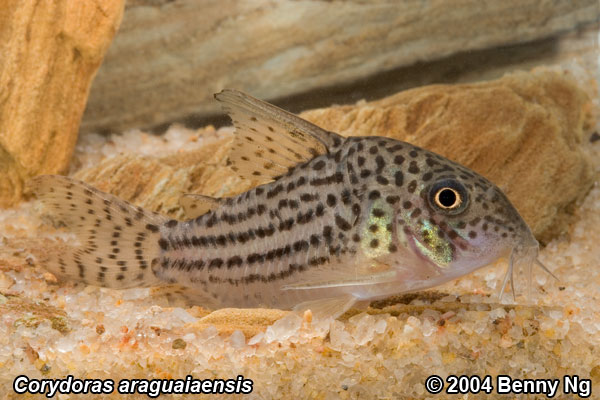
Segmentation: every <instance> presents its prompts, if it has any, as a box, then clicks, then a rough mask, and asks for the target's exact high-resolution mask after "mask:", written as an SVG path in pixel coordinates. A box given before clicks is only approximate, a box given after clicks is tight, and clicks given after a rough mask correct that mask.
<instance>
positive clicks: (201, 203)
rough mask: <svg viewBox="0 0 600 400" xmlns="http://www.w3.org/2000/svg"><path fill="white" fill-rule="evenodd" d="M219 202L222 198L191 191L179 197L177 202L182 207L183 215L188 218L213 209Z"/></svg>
mask: <svg viewBox="0 0 600 400" xmlns="http://www.w3.org/2000/svg"><path fill="white" fill-rule="evenodd" d="M221 203H222V199H217V198H214V197H210V196H204V195H201V194H192V193H186V194H184V195H183V196H181V198H180V199H179V204H181V206H182V207H183V211H184V212H185V216H186V217H187V218H190V219H191V218H196V217H199V216H201V215H202V214H206V213H207V212H209V211H211V210H214V209H215V208H217V207H219V206H220V205H221Z"/></svg>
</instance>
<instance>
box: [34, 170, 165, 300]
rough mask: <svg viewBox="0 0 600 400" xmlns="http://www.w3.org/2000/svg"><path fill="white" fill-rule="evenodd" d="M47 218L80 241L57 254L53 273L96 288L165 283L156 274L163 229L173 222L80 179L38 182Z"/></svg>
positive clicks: (40, 178) (44, 177)
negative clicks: (155, 264) (164, 224)
mask: <svg viewBox="0 0 600 400" xmlns="http://www.w3.org/2000/svg"><path fill="white" fill-rule="evenodd" d="M31 185H32V188H33V190H34V192H35V193H36V195H37V197H38V199H39V200H41V202H42V204H43V205H44V210H43V214H44V216H46V217H49V218H50V219H51V220H52V221H53V223H54V224H55V225H58V226H65V227H66V228H67V229H68V230H69V231H70V232H72V233H74V234H75V236H76V237H77V240H76V241H75V242H73V243H67V245H66V246H64V248H63V249H61V251H60V252H58V253H56V252H55V253H56V254H51V255H50V256H49V259H48V261H47V264H46V265H44V266H45V267H46V268H47V269H48V270H50V271H51V272H52V273H54V274H56V275H58V276H60V277H63V278H67V279H71V280H75V281H81V282H85V283H87V284H90V285H97V286H103V287H110V288H117V289H125V288H130V287H147V286H156V285H161V284H164V283H165V282H163V281H162V280H161V279H159V278H158V277H156V276H155V274H154V272H153V271H152V264H153V260H154V263H156V262H157V259H158V257H159V255H160V248H159V246H158V240H159V239H160V226H161V225H162V224H163V223H164V222H166V221H167V218H166V217H164V216H161V215H159V214H156V213H153V212H149V211H146V210H143V209H142V208H140V207H136V206H134V205H132V204H130V203H127V202H126V201H123V200H121V199H119V198H117V197H115V196H113V195H111V194H108V193H104V192H101V191H99V190H98V189H96V188H94V187H92V186H90V185H88V184H86V183H84V182H81V181H78V180H75V179H71V178H67V177H64V176H59V175H42V176H38V177H36V178H34V179H33V180H32V182H31Z"/></svg>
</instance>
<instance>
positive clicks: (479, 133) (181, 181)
mask: <svg viewBox="0 0 600 400" xmlns="http://www.w3.org/2000/svg"><path fill="white" fill-rule="evenodd" d="M591 112H592V104H591V101H590V99H589V97H588V96H587V95H586V94H585V93H584V92H583V91H582V90H580V89H578V87H577V85H576V83H575V81H574V80H573V79H572V78H571V77H570V76H568V75H565V74H562V73H559V72H554V71H551V70H543V69H541V70H537V71H535V72H533V73H526V72H519V73H514V74H511V75H507V76H506V77H504V78H502V79H499V80H495V81H490V82H483V83H478V84H465V85H434V86H425V87H422V88H418V89H413V90H408V91H405V92H401V93H398V94H397V95H394V96H391V97H388V98H385V99H382V100H379V101H376V102H371V103H365V102H361V103H359V104H357V105H351V106H341V107H330V108H325V109H319V110H313V111H308V112H305V113H303V114H302V116H303V117H304V118H306V119H308V120H310V121H312V122H314V123H316V124H317V125H319V126H322V127H324V128H326V129H329V130H332V131H335V132H339V133H341V134H343V135H361V136H364V135H379V136H389V137H393V138H396V139H399V140H404V141H408V142H411V143H413V144H416V145H418V146H421V147H424V148H427V149H429V150H432V151H435V152H437V153H440V154H442V155H444V156H446V157H448V158H450V159H452V160H455V161H458V162H459V163H461V164H464V165H466V166H468V167H470V168H472V169H474V170H475V171H477V172H479V173H480V174H482V175H484V176H486V177H487V178H488V179H490V180H492V181H493V182H495V183H496V184H497V185H499V186H500V187H501V188H502V189H503V190H504V191H505V193H506V194H507V195H508V197H509V198H510V199H511V201H512V202H513V203H514V204H515V205H516V207H517V209H518V210H519V212H520V213H521V214H522V215H523V217H524V218H525V220H526V221H527V222H528V223H529V225H530V226H531V227H532V229H533V231H534V234H535V235H536V237H537V238H538V239H540V240H542V241H547V240H549V239H550V238H552V237H553V236H556V235H557V234H559V233H560V232H562V231H564V229H565V227H566V226H567V222H568V221H569V216H570V215H571V211H572V208H573V206H574V204H575V203H576V202H577V201H578V200H579V199H581V198H582V197H583V195H584V194H585V193H586V192H587V191H588V189H589V188H590V186H591V184H592V183H593V178H594V174H593V170H592V167H591V165H590V163H589V159H588V157H587V156H586V154H585V152H584V150H583V146H582V143H584V142H586V141H587V140H588V137H589V134H590V131H591V129H592V127H593V125H594V121H593V118H592V113H591ZM210 132H212V129H210V128H206V129H204V130H201V131H200V133H199V135H200V136H202V135H206V134H208V133H210ZM220 137H221V138H220V139H217V140H216V141H214V142H211V143H210V144H207V145H205V146H201V147H199V148H198V149H196V150H193V151H187V152H185V151H184V152H180V153H177V154H170V155H161V156H156V157H153V156H145V157H139V156H134V155H120V156H116V157H113V158H107V159H106V160H104V161H102V162H100V163H99V164H97V165H94V166H93V167H91V168H86V169H82V170H80V171H79V172H78V173H77V174H76V175H75V176H76V177H77V178H79V179H83V180H85V181H88V182H89V183H91V184H93V185H95V186H97V187H98V188H100V189H101V190H105V191H109V192H112V193H113V194H116V195H117V196H120V197H122V198H124V199H127V200H129V201H133V202H135V203H136V204H138V205H142V206H144V207H148V208H151V209H153V210H155V211H159V212H163V213H166V214H168V215H170V216H172V217H175V218H183V217H184V215H183V211H182V209H181V207H180V206H179V198H180V196H181V194H183V193H199V194H205V195H217V196H228V195H233V194H236V193H241V192H243V191H245V190H247V189H249V188H250V187H252V186H253V185H254V184H253V183H252V182H249V181H243V180H241V179H240V178H238V177H237V176H236V175H235V174H234V173H233V172H232V171H231V170H229V169H228V168H226V165H225V164H226V155H227V151H228V148H229V144H230V140H231V139H230V137H229V136H228V135H226V134H223V135H221V136H220Z"/></svg>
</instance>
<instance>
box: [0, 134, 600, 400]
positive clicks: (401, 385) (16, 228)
mask: <svg viewBox="0 0 600 400" xmlns="http://www.w3.org/2000/svg"><path fill="white" fill-rule="evenodd" d="M206 132H207V131H202V132H200V134H199V133H198V132H194V131H188V130H185V129H182V128H177V127H175V128H172V129H171V131H170V132H169V133H167V134H166V135H165V136H164V137H162V138H158V137H154V136H149V135H146V134H143V133H140V132H130V133H127V134H125V135H124V136H113V137H112V138H108V139H106V138H104V137H100V136H94V135H89V136H88V137H87V138H86V139H85V140H83V141H81V142H80V144H79V146H78V154H77V156H76V162H75V163H74V165H76V166H77V167H82V166H85V165H89V164H90V163H94V162H97V160H98V159H101V158H102V157H103V156H104V155H107V154H112V153H114V152H115V151H117V149H118V150H119V151H130V150H131V151H135V152H147V153H148V154H151V153H152V152H154V151H157V150H156V149H157V148H161V151H164V150H165V146H166V147H167V148H172V149H177V148H180V146H181V145H182V144H183V143H188V144H189V143H193V144H194V145H198V146H201V145H202V144H203V143H204V141H210V140H212V138H213V137H220V136H221V135H228V134H230V131H228V130H227V129H225V130H222V131H218V132H215V131H211V130H209V134H207V133H206ZM590 146H591V147H592V149H591V151H592V152H593V156H594V157H593V158H594V160H595V163H596V165H595V168H596V170H597V171H600V141H596V142H595V143H594V144H592V145H590ZM33 215H34V213H33V203H24V204H22V205H21V206H20V207H18V208H15V209H12V210H6V211H3V212H2V213H0V226H2V235H1V237H0V244H1V247H0V394H2V395H3V397H0V398H7V399H12V398H27V397H22V396H21V395H17V394H16V393H14V392H13V389H12V385H13V381H14V379H15V377H17V376H19V375H26V376H27V377H29V378H37V379H43V378H59V377H64V376H66V375H69V374H70V375H73V376H74V378H79V379H108V378H112V379H113V380H114V381H115V385H117V384H118V382H119V380H121V379H127V378H148V379H152V378H156V379H185V377H186V376H187V375H192V376H193V377H194V378H196V379H203V380H204V379H213V378H220V379H230V378H231V379H236V378H237V377H238V376H239V375H242V376H243V377H244V378H246V379H252V380H253V386H252V389H253V391H252V394H251V395H250V396H249V397H248V398H257V399H258V398H261V399H262V398H264V399H270V398H291V396H292V395H293V396H294V398H319V399H338V398H342V399H350V398H361V399H363V398H364V399H374V398H401V399H402V398H407V399H408V398H432V399H434V398H435V399H439V398H442V397H440V396H434V395H428V394H427V392H426V391H425V386H424V382H425V379H426V378H427V377H428V376H430V375H432V374H436V375H439V376H441V377H443V378H446V377H447V376H449V375H451V374H454V375H473V374H477V375H481V376H483V375H491V376H492V377H494V378H495V376H497V375H498V374H507V375H510V376H511V377H513V378H524V377H527V378H560V379H562V377H563V376H564V375H575V374H576V375H579V376H580V377H581V378H584V379H591V380H592V381H593V383H594V385H595V388H594V390H595V391H597V390H598V388H600V351H598V348H600V267H599V262H598V259H599V256H600V253H599V250H598V246H597V243H599V242H600V186H599V185H598V183H596V184H595V186H594V187H593V189H592V190H591V192H590V193H589V194H588V196H587V197H586V199H585V201H584V202H583V204H581V205H580V206H579V207H578V210H577V218H576V222H575V223H574V224H572V226H571V227H570V230H569V233H568V235H566V236H565V237H562V238H559V239H556V240H554V241H552V242H551V243H550V244H549V245H548V246H547V247H546V248H545V249H543V250H542V251H541V254H540V259H541V260H542V261H543V262H544V263H545V264H546V265H547V266H548V267H549V268H550V269H551V270H552V271H553V272H554V274H556V275H557V276H558V277H559V279H560V281H558V282H557V281H554V280H553V279H552V278H550V277H549V276H548V275H547V274H545V273H544V272H543V271H541V269H536V270H535V271H534V272H535V273H534V279H533V284H532V292H533V293H532V296H531V297H530V298H529V299H527V298H526V297H524V296H521V295H519V296H517V299H516V301H513V299H512V297H511V296H510V295H508V294H506V295H505V296H504V297H503V299H502V302H499V301H498V297H497V294H498V291H499V285H500V284H501V282H502V278H503V276H504V272H505V264H504V263H503V262H498V263H497V264H496V265H492V266H489V267H486V268H483V269H481V270H479V271H477V272H476V273H473V274H472V275H469V276H467V277H464V278H462V279H459V280H456V281H454V282H450V283H448V284H446V285H444V286H442V287H438V288H436V289H435V290H433V291H428V292H421V293H417V294H414V295H407V296H403V297H399V298H395V299H390V300H388V301H386V302H379V303H376V304H372V306H371V308H369V309H368V310H367V312H364V311H361V310H351V311H350V312H348V313H347V314H346V315H345V316H343V317H342V318H340V319H339V320H337V321H311V317H310V315H309V314H306V315H296V314H293V313H285V312H282V311H278V310H241V311H240V310H218V311H216V312H213V313H212V314H209V311H207V310H204V309H202V308H200V307H187V306H185V305H182V304H177V303H176V301H175V303H173V302H171V303H170V304H169V302H168V299H167V298H166V297H165V296H164V295H162V294H161V293H160V292H159V293H156V292H155V291H154V290H152V289H130V290H127V291H115V290H109V289H100V288H96V287H89V286H88V287H86V286H83V285H74V284H72V283H69V282H66V283H58V282H56V280H55V278H54V277H53V276H52V275H51V274H49V273H47V272H45V270H44V269H43V268H42V265H39V264H38V262H37V259H36V258H35V257H34V256H33V255H32V254H33V253H35V251H31V249H32V246H39V245H40V243H43V241H44V240H50V239H48V238H51V237H55V236H57V235H59V236H61V235H62V236H63V237H64V236H66V234H65V233H58V234H57V233H56V231H54V230H53V229H52V228H49V227H47V226H45V225H43V224H42V223H41V221H40V220H39V219H38V218H37V217H34V216H33ZM45 238H46V239H45ZM526 282H527V281H526V279H525V274H520V275H519V279H518V280H517V292H518V293H519V294H522V293H524V292H526V285H527V283H526ZM281 317H283V318H282V319H280V320H278V318H281ZM276 320H278V321H277V322H275V321H276ZM273 322H275V323H274V324H273ZM561 390H562V386H561ZM561 393H562V392H561V391H559V394H558V395H557V396H556V397H555V398H572V397H571V396H570V395H564V394H561ZM111 396H114V398H120V397H119V395H117V393H116V390H115V393H113V395H111ZM228 396H229V397H233V396H230V395H224V396H223V397H222V398H228ZM594 396H597V395H596V394H593V395H592V398H594ZM109 397H110V396H109ZM494 397H496V395H494V394H492V395H491V396H490V397H487V398H494ZM517 397H519V398H527V397H525V396H517ZM40 398H41V396H40ZM58 398H60V399H67V398H92V397H91V396H85V395H81V396H77V395H73V394H71V395H69V396H67V395H60V396H59V397H58ZM94 398H98V397H97V396H96V397H94ZM111 398H112V397H111ZM127 398H132V399H135V398H140V399H144V398H148V397H147V396H146V395H145V394H137V395H132V396H128V397H127ZM167 398H169V397H167ZM173 398H198V397H197V396H194V395H189V396H183V397H173ZM456 398H460V397H456ZM465 398H466V397H465ZM469 398H470V397H469ZM503 398H506V397H503ZM530 398H533V397H530Z"/></svg>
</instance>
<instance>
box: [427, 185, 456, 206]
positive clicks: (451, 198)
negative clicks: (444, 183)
mask: <svg viewBox="0 0 600 400" xmlns="http://www.w3.org/2000/svg"><path fill="white" fill-rule="evenodd" d="M434 199H435V204H436V205H437V206H438V207H440V208H443V209H445V210H448V209H450V210H451V209H453V208H456V207H458V206H460V203H461V202H462V199H461V198H460V194H459V193H458V192H457V191H456V190H454V189H452V188H449V187H445V188H441V189H439V190H438V191H437V192H436V194H435V197H434Z"/></svg>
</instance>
